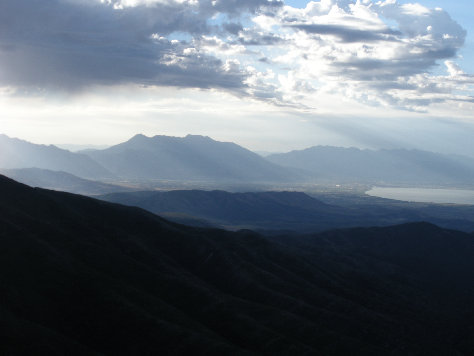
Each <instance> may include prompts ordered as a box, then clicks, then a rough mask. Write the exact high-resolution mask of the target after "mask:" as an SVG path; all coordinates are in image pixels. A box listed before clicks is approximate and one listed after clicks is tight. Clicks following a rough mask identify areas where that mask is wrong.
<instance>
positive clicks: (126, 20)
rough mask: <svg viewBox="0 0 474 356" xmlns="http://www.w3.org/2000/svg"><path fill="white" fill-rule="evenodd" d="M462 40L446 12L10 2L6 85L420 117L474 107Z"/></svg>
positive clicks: (384, 2)
mask: <svg viewBox="0 0 474 356" xmlns="http://www.w3.org/2000/svg"><path fill="white" fill-rule="evenodd" d="M465 37H466V31H465V30H464V29H463V28H462V27H461V26H460V25H459V24H457V23H456V22H455V21H454V20H453V19H452V18H451V17H450V16H449V15H448V14H447V13H446V12H445V11H443V10H441V9H439V8H435V9H429V8H426V7H424V6H422V5H419V4H415V3H413V4H400V3H399V2H397V1H396V0H377V1H375V0H373V1H372V0H359V1H355V0H354V1H353V0H320V1H311V2H308V4H307V6H306V8H303V9H298V8H293V7H291V6H284V4H283V2H282V1H277V0H273V1H272V0H42V1H37V0H23V1H18V0H2V1H1V2H0V86H3V87H12V88H17V89H19V90H20V89H22V88H28V89H35V88H36V89H41V90H68V91H76V90H84V89H86V88H88V87H89V86H94V85H101V86H114V85H124V84H125V85H126V84H133V85H137V84H138V85H143V86H165V87H166V86H176V87H185V88H188V87H191V88H213V89H217V90H223V91H228V92H232V93H234V94H236V95H238V96H246V97H250V98H255V99H257V100H262V101H268V102H271V103H274V104H277V105H288V106H300V107H302V108H305V109H307V108H312V107H315V106H316V107H317V106H318V104H319V100H320V99H319V98H321V97H324V98H328V96H332V97H333V98H336V100H339V99H340V98H344V99H347V100H353V101H354V102H357V103H366V104H369V105H375V106H377V105H382V106H392V107H397V108H402V109H406V110H414V111H421V110H425V108H426V106H428V105H430V104H436V103H443V102H449V101H453V102H459V101H470V97H471V96H472V81H473V78H472V76H471V75H469V74H466V73H464V72H463V71H462V68H460V67H459V66H458V64H457V63H456V56H457V53H458V51H459V49H460V48H461V47H462V46H463V44H464V40H465ZM443 62H444V63H445V66H442V64H443ZM443 68H445V70H444V74H443ZM433 73H436V74H433ZM470 93H471V94H470ZM323 104H324V103H323Z"/></svg>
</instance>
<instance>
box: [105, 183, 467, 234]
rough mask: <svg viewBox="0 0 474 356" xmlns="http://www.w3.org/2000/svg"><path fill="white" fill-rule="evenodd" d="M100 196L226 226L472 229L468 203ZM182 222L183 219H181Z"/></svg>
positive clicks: (199, 194)
mask: <svg viewBox="0 0 474 356" xmlns="http://www.w3.org/2000/svg"><path fill="white" fill-rule="evenodd" d="M100 199H103V200H106V201H109V202H114V203H119V204H124V205H129V206H137V207H140V208H143V209H146V210H148V211H150V212H152V213H155V214H158V215H161V216H166V217H168V218H169V219H171V220H173V221H178V222H181V221H180V220H176V219H175V218H174V216H173V215H172V214H178V216H179V214H185V215H187V216H192V217H194V218H195V220H196V223H194V222H193V221H191V220H188V221H186V223H188V224H190V225H193V226H194V225H196V226H202V225H201V224H200V223H199V221H200V220H205V221H207V222H209V223H211V224H213V225H214V226H220V227H225V228H228V229H232V230H235V229H244V228H245V229H252V230H265V231H266V232H275V231H284V230H287V231H299V232H315V231H323V230H328V229H331V228H342V227H356V226H386V225H394V224H400V223H406V222H415V221H422V220H423V221H429V222H432V223H436V224H438V225H440V226H443V227H448V228H457V229H460V230H464V231H474V215H473V209H472V208H471V209H469V207H455V206H437V205H434V204H431V205H426V206H424V205H423V206H422V207H421V208H417V205H414V206H413V207H409V206H408V207H404V206H402V207H398V206H392V205H391V204H390V201H386V203H385V204H384V205H380V204H379V205H370V204H365V205H361V204H360V202H357V203H355V204H354V203H353V204H349V205H347V206H345V207H343V206H338V205H334V204H326V203H324V202H322V201H321V200H318V199H316V198H314V197H311V196H309V195H307V194H305V193H302V192H276V191H269V192H250V193H229V192H225V191H218V190H215V191H204V190H172V191H143V192H123V193H110V194H106V195H103V196H100ZM183 222H184V220H183Z"/></svg>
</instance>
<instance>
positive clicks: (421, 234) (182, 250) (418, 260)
mask: <svg viewBox="0 0 474 356" xmlns="http://www.w3.org/2000/svg"><path fill="white" fill-rule="evenodd" d="M473 257H474V237H473V236H472V235H469V234H465V233H460V232H455V231H449V230H443V229H440V228H437V227H435V226H433V225H429V224H424V223H420V224H410V225H403V226H396V227H389V228H376V229H375V228H374V229H352V230H338V231H333V232H328V233H324V234H319V235H313V236H306V237H305V236H299V237H298V236H293V237H291V236H281V237H278V238H276V237H275V240H274V241H270V240H267V239H265V238H263V237H261V236H259V235H257V234H254V233H251V232H240V233H231V232H225V231H221V230H209V229H197V228H187V227H184V226H180V225H175V224H172V223H169V222H167V221H165V220H163V219H161V218H159V217H157V216H154V215H152V214H150V213H147V212H145V211H143V210H140V209H136V208H128V207H123V206H119V205H113V204H110V203H106V202H101V201H97V200H93V199H90V198H85V197H81V196H75V195H71V194H67V193H58V192H51V191H46V190H41V189H32V188H29V187H27V186H24V185H21V184H18V183H15V182H14V181H11V180H9V179H7V178H4V177H1V176H0V271H1V272H0V298H1V299H0V300H1V302H0V348H1V349H0V354H7V355H23V354H48V355H77V354H83V355H92V354H107V355H158V354H160V355H161V354H173V355H179V354H182V355H191V354H192V355H197V354H207V355H212V354H219V355H224V354H226V355H227V354H238V355H243V354H266V355H357V354H359V355H385V354H391V355H410V354H429V355H436V354H437V355H468V354H472V352H473V351H474V340H473V338H472V335H473V334H474V328H473V321H474V301H473V298H474V291H473V287H474V284H473V283H472V281H473V280H474V259H473Z"/></svg>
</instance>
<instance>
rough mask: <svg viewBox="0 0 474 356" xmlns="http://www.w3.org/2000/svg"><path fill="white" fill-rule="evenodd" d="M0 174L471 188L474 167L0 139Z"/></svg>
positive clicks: (419, 157) (181, 141) (317, 154)
mask: <svg viewBox="0 0 474 356" xmlns="http://www.w3.org/2000/svg"><path fill="white" fill-rule="evenodd" d="M0 152H1V155H0V168H3V169H19V168H41V169H47V170H52V171H62V172H66V173H69V174H73V175H75V176H77V177H80V178H86V179H94V180H106V181H107V182H108V183H110V182H114V181H115V182H120V181H134V182H135V183H137V184H140V183H142V184H146V183H150V182H159V181H161V182H164V181H174V182H188V183H189V182H207V183H208V184H214V186H220V187H224V186H225V185H226V184H247V185H252V184H267V185H268V186H271V185H275V184H277V185H278V184H279V185H282V184H283V185H284V184H293V183H304V184H308V183H309V184H313V183H318V184H334V183H363V184H392V185H407V184H408V185H437V186H439V185H442V186H453V185H454V186H472V182H473V181H474V159H472V158H470V157H464V156H457V155H443V154H439V153H433V152H426V151H419V150H402V149H398V150H360V149H356V148H341V147H323V146H315V147H311V148H308V149H305V150H301V151H292V152H288V153H281V154H273V155H269V156H267V157H265V158H264V157H261V156H260V155H258V154H256V153H254V152H251V151H249V150H247V149H245V148H243V147H241V146H239V145H236V144H235V143H231V142H219V141H215V140H212V139H211V138H209V137H204V136H196V135H188V136H186V137H170V136H154V137H146V136H144V135H140V134H139V135H136V136H134V137H132V138H131V139H130V140H128V141H126V142H123V143H120V144H118V145H115V146H112V147H109V148H107V149H100V150H93V149H88V150H84V151H79V152H75V153H73V152H69V151H67V150H63V149H60V148H58V147H56V146H52V145H50V146H45V145H36V144H32V143H29V142H26V141H22V140H19V139H13V138H9V137H7V136H5V135H0Z"/></svg>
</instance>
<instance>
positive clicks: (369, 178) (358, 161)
mask: <svg viewBox="0 0 474 356" xmlns="http://www.w3.org/2000/svg"><path fill="white" fill-rule="evenodd" d="M266 159H267V160H269V161H271V162H273V163H275V164H279V165H281V166H284V167H288V168H293V169H301V170H305V171H307V172H308V173H310V174H311V175H312V176H313V177H314V178H315V179H317V180H319V181H337V182H367V183H377V182H382V183H383V182H385V183H392V184H397V183H401V184H410V183H412V184H423V183H425V184H426V183H428V184H459V183H460V184H466V183H472V182H473V181H474V159H472V158H470V157H467V156H466V157H463V156H459V155H444V154H439V153H434V152H427V151H420V150H406V149H390V150H389V149H382V150H361V149H358V148H342V147H331V146H314V147H310V148H307V149H304V150H296V151H291V152H288V153H279V154H272V155H269V156H267V157H266Z"/></svg>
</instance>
